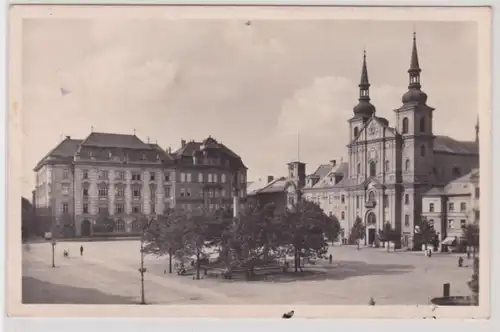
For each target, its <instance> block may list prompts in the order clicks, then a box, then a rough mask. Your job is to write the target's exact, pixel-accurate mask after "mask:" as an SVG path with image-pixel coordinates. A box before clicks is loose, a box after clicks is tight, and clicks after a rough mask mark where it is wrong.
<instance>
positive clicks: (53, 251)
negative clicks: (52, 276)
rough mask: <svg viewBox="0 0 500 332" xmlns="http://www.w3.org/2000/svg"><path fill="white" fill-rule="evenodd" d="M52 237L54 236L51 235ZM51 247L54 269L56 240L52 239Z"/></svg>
mask: <svg viewBox="0 0 500 332" xmlns="http://www.w3.org/2000/svg"><path fill="white" fill-rule="evenodd" d="M52 236H54V235H53V234H52ZM50 242H51V245H52V267H56V263H55V246H56V240H55V239H54V238H53V239H52V240H51V241H50Z"/></svg>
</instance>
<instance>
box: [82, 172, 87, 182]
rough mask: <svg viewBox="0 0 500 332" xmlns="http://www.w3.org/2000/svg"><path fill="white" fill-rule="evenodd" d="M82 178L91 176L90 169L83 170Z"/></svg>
mask: <svg viewBox="0 0 500 332" xmlns="http://www.w3.org/2000/svg"><path fill="white" fill-rule="evenodd" d="M82 178H83V179H84V180H87V179H88V178H89V172H88V171H83V172H82Z"/></svg>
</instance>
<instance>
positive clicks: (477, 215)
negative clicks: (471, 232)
mask: <svg viewBox="0 0 500 332" xmlns="http://www.w3.org/2000/svg"><path fill="white" fill-rule="evenodd" d="M474 217H476V222H477V221H479V210H476V211H474Z"/></svg>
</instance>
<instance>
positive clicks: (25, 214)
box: [21, 197, 36, 240]
mask: <svg viewBox="0 0 500 332" xmlns="http://www.w3.org/2000/svg"><path fill="white" fill-rule="evenodd" d="M21 209H22V211H21V236H22V239H23V240H26V239H27V238H28V237H30V236H31V235H33V234H35V233H36V229H35V227H36V223H35V215H34V213H33V205H32V204H31V202H30V201H28V200H27V199H26V198H24V197H21Z"/></svg>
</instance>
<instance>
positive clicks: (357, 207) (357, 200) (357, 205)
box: [356, 195, 359, 209]
mask: <svg viewBox="0 0 500 332" xmlns="http://www.w3.org/2000/svg"><path fill="white" fill-rule="evenodd" d="M356 209H359V196H358V195H356Z"/></svg>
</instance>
